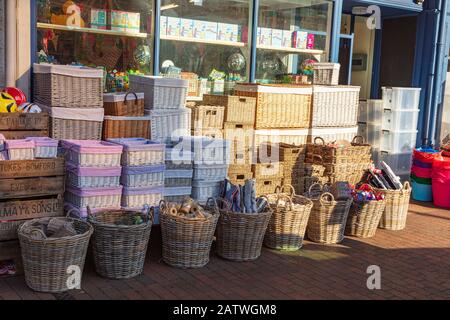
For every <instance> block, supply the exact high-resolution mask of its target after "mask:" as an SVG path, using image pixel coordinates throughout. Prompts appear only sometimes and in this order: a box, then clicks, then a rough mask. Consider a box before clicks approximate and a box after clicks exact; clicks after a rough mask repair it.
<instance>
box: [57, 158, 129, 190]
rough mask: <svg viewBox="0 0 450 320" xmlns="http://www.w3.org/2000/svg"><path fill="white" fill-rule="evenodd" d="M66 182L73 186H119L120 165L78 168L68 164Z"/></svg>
mask: <svg viewBox="0 0 450 320" xmlns="http://www.w3.org/2000/svg"><path fill="white" fill-rule="evenodd" d="M66 171H67V183H68V184H69V185H70V186H72V187H75V188H116V187H120V176H121V173H122V168H121V167H116V168H80V167H76V166H73V165H70V164H68V165H67V167H66Z"/></svg>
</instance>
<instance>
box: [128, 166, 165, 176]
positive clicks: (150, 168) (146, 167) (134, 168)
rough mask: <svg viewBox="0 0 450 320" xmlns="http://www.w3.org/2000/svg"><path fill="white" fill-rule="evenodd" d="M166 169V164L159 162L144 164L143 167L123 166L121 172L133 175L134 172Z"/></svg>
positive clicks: (152, 171)
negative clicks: (150, 164)
mask: <svg viewBox="0 0 450 320" xmlns="http://www.w3.org/2000/svg"><path fill="white" fill-rule="evenodd" d="M165 170H166V165H164V164H160V165H155V166H144V167H123V168H122V174H124V175H135V174H149V173H157V172H164V171H165Z"/></svg>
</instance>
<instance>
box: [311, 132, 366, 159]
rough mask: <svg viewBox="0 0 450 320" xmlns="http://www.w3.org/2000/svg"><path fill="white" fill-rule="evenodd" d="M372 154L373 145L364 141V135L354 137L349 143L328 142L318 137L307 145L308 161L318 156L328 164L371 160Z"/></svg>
mask: <svg viewBox="0 0 450 320" xmlns="http://www.w3.org/2000/svg"><path fill="white" fill-rule="evenodd" d="M371 156H372V147H371V145H369V144H366V143H364V139H362V137H354V138H353V140H352V142H351V144H348V145H336V144H331V145H330V144H326V143H325V140H323V139H322V138H320V137H317V138H315V139H314V143H313V144H309V145H308V146H307V158H308V162H310V161H311V160H313V157H316V159H320V160H321V162H323V163H326V164H357V163H367V162H370V159H371ZM322 160H323V161H322Z"/></svg>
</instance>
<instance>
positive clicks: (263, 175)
mask: <svg viewBox="0 0 450 320" xmlns="http://www.w3.org/2000/svg"><path fill="white" fill-rule="evenodd" d="M252 171H253V173H254V174H255V178H256V179H257V180H258V179H269V180H272V179H283V177H284V167H283V164H282V163H281V162H275V163H257V164H254V165H252Z"/></svg>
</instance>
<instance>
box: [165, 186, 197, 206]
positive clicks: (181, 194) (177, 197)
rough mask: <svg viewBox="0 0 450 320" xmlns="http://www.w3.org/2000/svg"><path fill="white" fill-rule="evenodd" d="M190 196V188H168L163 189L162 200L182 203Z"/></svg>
mask: <svg viewBox="0 0 450 320" xmlns="http://www.w3.org/2000/svg"><path fill="white" fill-rule="evenodd" d="M191 194H192V186H190V187H169V188H164V200H165V201H169V200H170V202H177V203H180V202H183V200H185V199H186V198H190V197H191Z"/></svg>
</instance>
